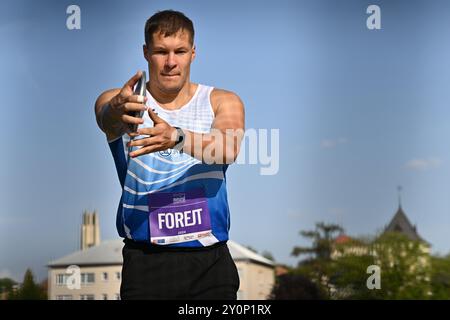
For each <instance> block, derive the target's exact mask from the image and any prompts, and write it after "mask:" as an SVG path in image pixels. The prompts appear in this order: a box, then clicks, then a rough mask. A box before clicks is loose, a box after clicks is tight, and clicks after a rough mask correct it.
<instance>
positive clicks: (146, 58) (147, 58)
mask: <svg viewBox="0 0 450 320" xmlns="http://www.w3.org/2000/svg"><path fill="white" fill-rule="evenodd" d="M142 51H143V52H144V58H145V60H147V61H149V55H150V51H149V50H148V48H147V45H146V44H144V45H143V46H142Z"/></svg>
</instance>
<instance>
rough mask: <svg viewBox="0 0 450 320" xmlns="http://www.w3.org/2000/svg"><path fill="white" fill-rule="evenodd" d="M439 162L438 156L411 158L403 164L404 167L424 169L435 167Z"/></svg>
mask: <svg viewBox="0 0 450 320" xmlns="http://www.w3.org/2000/svg"><path fill="white" fill-rule="evenodd" d="M441 163H442V160H441V159H440V158H427V159H411V160H409V161H408V162H407V163H406V164H405V167H406V168H408V169H411V170H426V169H431V168H437V167H439V166H440V165H441Z"/></svg>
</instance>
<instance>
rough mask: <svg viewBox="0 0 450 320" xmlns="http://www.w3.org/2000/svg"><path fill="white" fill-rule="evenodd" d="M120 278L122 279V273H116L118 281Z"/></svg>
mask: <svg viewBox="0 0 450 320" xmlns="http://www.w3.org/2000/svg"><path fill="white" fill-rule="evenodd" d="M120 278H121V277H120V272H116V279H117V280H120Z"/></svg>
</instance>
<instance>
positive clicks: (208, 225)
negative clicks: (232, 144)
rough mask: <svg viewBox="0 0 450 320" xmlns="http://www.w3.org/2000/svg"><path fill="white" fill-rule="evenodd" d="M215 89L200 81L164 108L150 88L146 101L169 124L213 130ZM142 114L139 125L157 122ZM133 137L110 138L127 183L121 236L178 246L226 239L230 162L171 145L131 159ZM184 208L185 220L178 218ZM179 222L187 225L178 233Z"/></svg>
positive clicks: (119, 222) (119, 221)
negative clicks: (178, 103) (180, 102)
mask: <svg viewBox="0 0 450 320" xmlns="http://www.w3.org/2000/svg"><path fill="white" fill-rule="evenodd" d="M212 90H213V87H210V86H205V85H201V84H199V85H198V86H197V89H196V92H195V94H194V95H193V97H192V98H191V99H190V101H189V102H188V103H186V104H185V105H184V106H182V107H180V108H179V109H177V110H166V109H164V108H162V107H161V106H159V105H158V103H156V101H155V99H154V98H153V97H152V96H151V94H150V92H148V91H147V97H148V100H147V103H146V104H147V106H148V107H150V108H153V109H155V112H157V113H158V116H159V117H160V118H162V119H164V120H165V121H167V122H168V123H169V124H170V125H171V126H176V127H180V128H183V129H186V130H189V131H192V132H197V133H209V132H210V131H211V125H212V123H213V121H214V111H213V109H212V106H211V102H210V95H211V92H212ZM142 118H143V119H144V123H143V124H142V125H140V126H139V128H144V127H152V126H153V121H152V120H151V119H150V116H149V115H148V112H144V114H143V117H142ZM129 139H130V137H129V136H128V135H127V134H124V135H123V136H121V137H120V138H119V139H117V140H113V141H111V142H109V146H110V149H111V152H112V154H113V157H114V161H115V164H116V168H117V173H118V176H119V180H120V183H121V185H122V187H123V191H122V197H121V200H120V203H119V207H118V211H117V221H116V222H117V230H118V232H119V235H120V236H122V237H127V238H129V239H133V240H135V241H141V242H150V243H154V244H159V245H169V246H177V247H202V246H209V245H212V244H214V243H216V242H219V241H226V240H228V232H229V228H230V212H229V207H228V200H227V191H226V177H225V172H226V170H227V167H228V165H221V164H210V165H208V164H205V163H202V162H201V161H199V160H198V159H195V158H193V157H192V156H190V155H188V154H186V153H180V152H178V151H176V150H172V149H168V150H164V151H160V152H153V153H150V154H146V155H142V156H140V157H137V158H133V159H129V158H128V150H127V149H128V148H127V146H126V143H127V142H128V141H129ZM168 200H170V201H171V203H170V204H169V207H170V208H171V209H170V210H173V212H171V211H170V212H169V211H167V212H166V211H163V210H166V208H168V207H167V203H166V202H165V201H168ZM181 212H183V213H184V215H185V217H184V219H185V220H179V219H180V217H181V215H180V214H181ZM200 212H201V214H200ZM194 213H195V215H194ZM174 217H176V220H173V219H175V218H174ZM171 219H172V220H171ZM173 221H175V222H176V223H175V228H174V225H173ZM183 221H184V222H183ZM194 222H195V223H194ZM178 227H181V228H183V229H181V230H180V231H179V232H178V231H177V229H176V228H178Z"/></svg>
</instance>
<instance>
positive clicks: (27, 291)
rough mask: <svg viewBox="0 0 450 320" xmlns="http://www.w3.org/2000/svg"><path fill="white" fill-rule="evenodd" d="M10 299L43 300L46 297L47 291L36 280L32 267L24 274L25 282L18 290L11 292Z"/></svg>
mask: <svg viewBox="0 0 450 320" xmlns="http://www.w3.org/2000/svg"><path fill="white" fill-rule="evenodd" d="M8 299H10V300H43V299H46V292H44V290H42V288H40V286H39V285H37V284H36V283H35V282H34V276H33V273H32V272H31V270H30V269H27V271H26V272H25V275H24V279H23V283H22V285H21V287H20V289H19V290H17V292H15V293H13V292H11V293H10V295H9V297H8Z"/></svg>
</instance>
